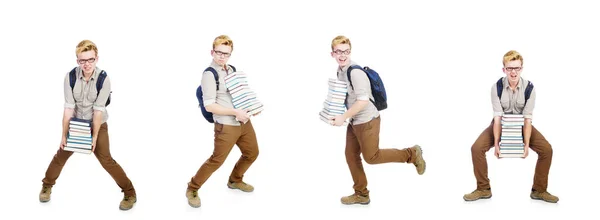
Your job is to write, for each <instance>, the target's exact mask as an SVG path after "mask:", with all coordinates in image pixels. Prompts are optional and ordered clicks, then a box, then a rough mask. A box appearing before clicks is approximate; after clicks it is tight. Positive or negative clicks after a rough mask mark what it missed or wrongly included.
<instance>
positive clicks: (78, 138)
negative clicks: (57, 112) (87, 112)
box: [63, 118, 92, 154]
mask: <svg viewBox="0 0 600 220" xmlns="http://www.w3.org/2000/svg"><path fill="white" fill-rule="evenodd" d="M63 149H64V150H66V151H72V152H76V153H83V154H91V153H92V121H91V120H84V119H79V118H71V120H69V131H68V134H67V145H66V146H64V147H63Z"/></svg>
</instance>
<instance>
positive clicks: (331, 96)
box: [319, 78, 348, 125]
mask: <svg viewBox="0 0 600 220" xmlns="http://www.w3.org/2000/svg"><path fill="white" fill-rule="evenodd" d="M328 91H329V92H328V94H327V98H326V99H325V102H323V110H321V112H319V116H320V118H321V120H322V121H324V122H325V123H327V124H330V125H333V119H334V118H335V116H338V115H342V114H344V113H345V112H346V104H345V103H346V94H347V93H348V84H347V83H346V82H344V81H340V80H338V79H333V78H331V79H329V90H328ZM344 125H348V121H345V122H344Z"/></svg>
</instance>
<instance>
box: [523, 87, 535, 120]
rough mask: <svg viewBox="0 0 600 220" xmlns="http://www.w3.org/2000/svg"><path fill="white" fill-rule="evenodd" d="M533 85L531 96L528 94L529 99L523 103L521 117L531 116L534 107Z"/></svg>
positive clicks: (530, 117)
mask: <svg viewBox="0 0 600 220" xmlns="http://www.w3.org/2000/svg"><path fill="white" fill-rule="evenodd" d="M535 93H536V92H535V87H534V88H533V90H532V91H531V96H529V100H527V103H525V107H523V117H524V118H529V119H532V118H533V108H534V107H535V96H536V94H535Z"/></svg>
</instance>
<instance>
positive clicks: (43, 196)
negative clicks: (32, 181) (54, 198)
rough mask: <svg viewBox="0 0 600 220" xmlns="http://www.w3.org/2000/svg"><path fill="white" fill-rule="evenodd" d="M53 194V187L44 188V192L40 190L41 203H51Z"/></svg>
mask: <svg viewBox="0 0 600 220" xmlns="http://www.w3.org/2000/svg"><path fill="white" fill-rule="evenodd" d="M51 193H52V187H48V186H42V190H40V202H48V201H50V194H51Z"/></svg>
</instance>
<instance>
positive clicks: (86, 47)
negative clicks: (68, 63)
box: [75, 40, 98, 56]
mask: <svg viewBox="0 0 600 220" xmlns="http://www.w3.org/2000/svg"><path fill="white" fill-rule="evenodd" d="M90 50H93V51H94V53H96V56H98V47H96V44H94V42H92V41H90V40H82V41H81V42H79V44H77V47H76V49H75V55H78V54H80V53H83V52H87V51H90Z"/></svg>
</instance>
